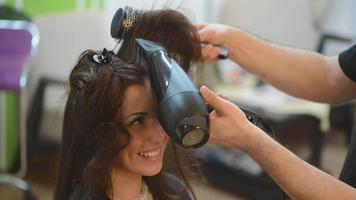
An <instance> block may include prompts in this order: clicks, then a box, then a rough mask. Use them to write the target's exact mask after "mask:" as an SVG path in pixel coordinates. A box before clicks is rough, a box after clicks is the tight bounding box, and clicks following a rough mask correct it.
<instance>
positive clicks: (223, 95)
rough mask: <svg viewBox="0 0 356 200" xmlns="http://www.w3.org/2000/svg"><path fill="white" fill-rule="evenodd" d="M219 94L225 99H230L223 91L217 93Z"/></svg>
mask: <svg viewBox="0 0 356 200" xmlns="http://www.w3.org/2000/svg"><path fill="white" fill-rule="evenodd" d="M217 95H218V96H219V97H221V98H223V99H225V100H229V97H228V96H227V95H225V94H222V93H217Z"/></svg>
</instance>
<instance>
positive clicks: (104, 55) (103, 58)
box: [93, 48, 110, 64]
mask: <svg viewBox="0 0 356 200" xmlns="http://www.w3.org/2000/svg"><path fill="white" fill-rule="evenodd" d="M93 60H94V61H95V62H96V63H98V64H103V63H105V64H106V63H109V62H110V60H109V53H108V50H107V49H106V48H104V49H103V51H102V52H101V53H98V54H95V55H93Z"/></svg>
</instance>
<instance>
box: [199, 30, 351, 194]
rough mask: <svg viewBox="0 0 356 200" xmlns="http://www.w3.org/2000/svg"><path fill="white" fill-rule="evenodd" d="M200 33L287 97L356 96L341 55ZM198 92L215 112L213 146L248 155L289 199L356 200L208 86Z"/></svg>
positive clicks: (210, 56)
mask: <svg viewBox="0 0 356 200" xmlns="http://www.w3.org/2000/svg"><path fill="white" fill-rule="evenodd" d="M197 29H198V30H199V34H200V37H201V40H202V41H205V42H208V43H210V44H221V45H223V46H225V47H227V48H228V49H229V50H230V59H231V60H233V61H235V62H236V63H238V64H240V66H242V67H244V68H245V69H246V70H248V71H249V72H251V73H254V74H257V75H259V76H260V77H261V78H262V79H263V80H265V81H267V82H268V83H270V84H272V85H273V86H275V87H276V88H279V89H280V90H282V91H284V92H286V93H288V94H291V95H294V96H297V97H300V98H305V99H308V100H313V101H318V102H325V103H334V102H343V101H347V100H351V99H353V98H355V97H356V84H355V83H354V82H353V81H351V80H350V79H349V78H348V77H347V76H346V75H345V74H344V73H343V72H342V71H341V69H340V66H339V64H338V60H337V56H333V57H326V56H323V55H320V54H317V53H314V52H310V51H304V50H299V49H293V48H288V47H282V46H278V45H275V44H272V43H269V42H266V41H263V40H261V39H259V38H257V37H255V36H253V35H251V34H249V33H247V32H244V31H242V30H240V29H237V28H233V27H229V26H225V25H217V24H210V25H197ZM218 53H219V49H217V48H215V47H213V46H212V45H206V46H205V47H204V48H203V50H202V54H203V57H204V59H205V60H206V61H207V62H215V61H216V60H217V55H218ZM286 74H288V76H286ZM200 92H201V94H202V95H203V97H204V99H205V101H206V102H207V103H208V104H210V105H211V106H212V107H213V108H214V109H215V110H214V111H213V112H212V113H211V114H210V142H211V143H215V144H221V145H225V146H229V147H236V148H240V149H242V150H243V151H245V152H246V153H248V154H249V155H250V156H251V157H252V158H253V159H255V160H256V161H257V162H258V163H259V164H260V165H261V166H262V167H263V168H264V169H265V170H266V172H267V173H269V174H270V175H271V177H272V178H273V179H274V180H275V181H276V182H277V183H278V184H279V186H280V187H281V188H282V189H283V190H284V191H285V192H286V193H287V194H288V196H289V197H291V198H292V199H313V200H319V199H320V200H327V199H330V200H331V199H345V200H346V199H356V189H354V188H352V187H350V186H349V185H347V184H345V183H343V182H341V181H339V180H337V179H336V178H334V177H332V176H330V175H328V174H326V173H324V172H323V171H321V170H319V169H317V168H315V167H313V166H312V165H309V164H308V163H306V162H304V161H303V160H301V159H300V158H298V157H297V156H296V155H294V154H293V153H292V152H290V151H289V150H288V149H286V148H284V147H283V146H282V145H280V144H279V143H278V142H276V141H275V140H273V139H272V138H270V137H269V136H268V135H267V134H266V133H265V132H263V131H262V130H261V129H259V128H258V127H256V126H254V125H253V124H251V123H250V122H249V121H248V120H247V119H246V116H245V115H244V113H243V112H242V111H241V110H240V109H239V108H238V107H237V106H236V105H234V104H232V103H231V102H229V101H228V100H226V99H224V98H221V97H219V96H217V95H216V94H215V93H214V92H212V91H211V90H210V89H208V88H207V87H205V86H203V87H202V88H201V89H200Z"/></svg>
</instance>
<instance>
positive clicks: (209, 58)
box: [195, 24, 238, 63]
mask: <svg viewBox="0 0 356 200" xmlns="http://www.w3.org/2000/svg"><path fill="white" fill-rule="evenodd" d="M195 27H196V28H197V30H198V33H199V36H200V40H201V41H202V42H204V43H206V44H205V45H204V46H203V48H202V56H203V60H204V62H206V63H215V62H216V61H217V60H218V55H219V52H220V49H219V48H217V47H214V46H213V44H215V45H222V46H224V47H226V48H228V49H229V50H230V52H231V48H232V45H234V40H235V39H234V38H235V37H237V36H236V35H237V34H235V32H237V31H238V29H236V28H234V27H230V26H227V25H222V24H196V25H195Z"/></svg>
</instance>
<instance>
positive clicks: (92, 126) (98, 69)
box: [55, 9, 200, 200]
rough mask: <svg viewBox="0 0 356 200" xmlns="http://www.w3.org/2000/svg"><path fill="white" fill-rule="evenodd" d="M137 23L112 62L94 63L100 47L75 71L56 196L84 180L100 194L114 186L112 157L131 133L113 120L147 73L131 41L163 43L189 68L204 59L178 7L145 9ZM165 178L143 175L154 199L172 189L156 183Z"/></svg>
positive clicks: (66, 194)
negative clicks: (131, 58)
mask: <svg viewBox="0 0 356 200" xmlns="http://www.w3.org/2000/svg"><path fill="white" fill-rule="evenodd" d="M136 23H137V24H136V25H135V29H134V30H133V32H132V34H130V36H128V37H127V38H125V40H124V41H123V43H122V46H121V49H120V51H119V52H118V54H117V55H113V53H112V52H110V53H109V55H108V57H110V61H111V62H109V63H103V64H98V63H96V62H94V61H93V55H95V54H97V52H95V51H91V50H88V51H85V52H84V53H83V54H82V55H81V56H80V58H79V61H78V63H77V64H76V65H75V67H74V68H73V70H72V72H71V74H70V77H69V91H68V100H67V104H66V108H65V113H64V122H63V136H62V148H61V161H60V170H59V175H58V180H57V188H56V192H55V199H56V200H64V199H69V197H70V195H71V194H72V193H73V191H74V190H75V188H76V187H77V186H78V185H80V184H81V185H83V186H84V187H85V188H87V189H89V190H91V192H92V193H93V195H94V196H95V197H101V198H102V197H105V195H106V194H107V192H108V191H110V189H111V181H110V172H111V167H112V162H113V159H114V157H115V155H117V153H118V152H119V151H120V149H122V148H124V147H125V144H127V143H128V141H129V137H130V136H129V134H127V133H126V134H125V130H121V129H120V127H117V126H115V129H113V126H112V122H113V120H114V116H116V115H117V113H118V112H120V109H121V105H122V101H123V99H122V98H123V94H124V92H125V90H126V88H127V87H128V86H130V85H133V84H137V83H139V84H140V83H141V84H142V82H143V80H144V78H145V77H146V76H147V75H146V73H145V72H144V71H143V70H142V68H141V67H140V66H137V65H135V64H131V63H130V62H129V61H128V60H127V57H125V55H129V54H130V52H132V46H131V45H130V44H132V42H133V40H134V38H138V37H140V38H144V39H149V40H152V41H156V42H160V43H162V44H164V45H165V47H166V48H167V50H168V51H169V52H170V53H172V55H174V56H175V58H176V59H177V61H178V63H179V64H180V65H181V66H182V67H183V68H184V69H185V70H186V71H187V70H188V69H189V65H190V63H191V62H192V61H195V60H198V59H199V58H200V44H199V36H198V34H197V32H196V29H195V28H194V26H193V25H192V24H191V23H190V22H189V20H188V19H187V18H186V17H185V16H184V15H182V14H180V13H179V12H177V11H174V10H170V9H163V10H155V11H145V12H142V15H141V16H140V17H139V18H138V20H136ZM117 128H119V129H117ZM118 133H120V134H118ZM118 143H119V144H121V145H118ZM160 177H161V173H159V174H158V175H156V176H153V177H144V179H145V181H146V182H147V183H148V186H149V188H150V190H151V192H152V193H153V196H154V198H155V199H169V196H168V194H165V191H162V190H163V189H161V188H159V187H157V185H158V184H156V183H158V182H159V181H161V180H162V179H161V178H160ZM153 185H155V186H156V187H153ZM160 185H161V184H160Z"/></svg>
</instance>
